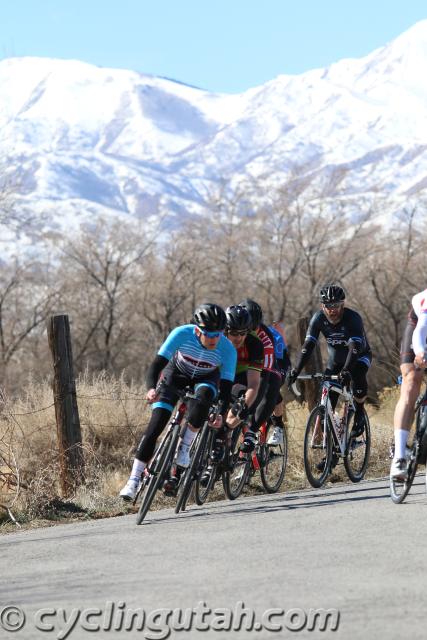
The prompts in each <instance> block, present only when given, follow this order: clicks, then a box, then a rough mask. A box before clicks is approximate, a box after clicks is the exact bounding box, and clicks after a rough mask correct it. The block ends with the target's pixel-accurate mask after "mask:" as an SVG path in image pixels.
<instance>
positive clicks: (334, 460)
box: [316, 453, 338, 471]
mask: <svg viewBox="0 0 427 640" xmlns="http://www.w3.org/2000/svg"><path fill="white" fill-rule="evenodd" d="M325 463H326V457H325V458H323V460H321V461H320V462H319V463H318V464H316V469H317V470H318V471H324V469H325ZM337 464H338V456H337V454H336V453H333V454H332V462H331V471H332V469H335V467H336V466H337Z"/></svg>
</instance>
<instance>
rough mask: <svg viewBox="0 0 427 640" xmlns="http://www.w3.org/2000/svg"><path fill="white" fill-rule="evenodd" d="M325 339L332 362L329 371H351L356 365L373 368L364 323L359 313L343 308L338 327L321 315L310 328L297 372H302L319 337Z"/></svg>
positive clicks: (316, 317) (320, 313) (312, 321)
mask: <svg viewBox="0 0 427 640" xmlns="http://www.w3.org/2000/svg"><path fill="white" fill-rule="evenodd" d="M320 333H321V334H322V335H323V336H324V337H325V338H326V342H327V345H328V355H329V360H328V364H327V367H328V368H330V369H336V367H337V366H338V367H341V368H343V369H348V368H349V367H351V366H352V365H353V364H354V363H355V362H356V361H357V362H362V363H364V364H366V365H367V366H368V367H369V366H370V364H371V360H372V353H371V349H370V346H369V343H368V340H367V338H366V334H365V330H364V328H363V322H362V318H361V317H360V315H359V314H358V313H357V311H354V310H353V309H349V308H348V307H344V311H343V315H342V318H341V320H340V321H339V322H338V323H337V324H333V323H332V322H329V320H328V318H327V317H326V315H325V314H324V313H323V311H318V312H317V313H315V314H314V316H313V317H312V318H311V320H310V323H309V325H308V329H307V334H306V337H305V342H304V344H303V346H302V349H301V354H300V357H299V361H298V363H297V365H296V369H297V371H301V369H302V368H303V366H304V364H305V363H306V361H307V360H308V358H309V356H310V354H311V353H312V351H313V349H314V347H315V346H316V343H317V340H318V337H319V334H320Z"/></svg>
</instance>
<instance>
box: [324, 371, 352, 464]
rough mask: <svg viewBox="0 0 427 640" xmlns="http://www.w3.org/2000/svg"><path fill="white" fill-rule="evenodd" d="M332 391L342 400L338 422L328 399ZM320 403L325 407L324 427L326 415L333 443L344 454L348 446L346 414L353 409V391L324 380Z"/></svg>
mask: <svg viewBox="0 0 427 640" xmlns="http://www.w3.org/2000/svg"><path fill="white" fill-rule="evenodd" d="M331 391H333V392H334V393H337V394H338V395H340V396H341V398H342V400H343V402H344V411H343V414H342V416H341V418H340V422H339V424H337V421H336V419H335V413H334V411H333V409H332V403H331V400H330V397H329V396H330V392H331ZM320 405H321V406H324V407H325V417H324V420H325V427H326V416H328V417H329V420H330V423H331V425H332V431H333V433H334V439H335V444H336V445H338V447H339V449H340V452H341V455H342V456H344V455H345V453H346V451H347V447H348V440H347V438H348V435H349V434H348V433H347V423H348V415H349V412H350V410H353V411H354V410H355V409H354V401H353V393H352V391H351V390H350V389H347V388H346V387H341V386H340V385H338V384H336V383H334V382H333V381H329V380H325V381H324V382H323V386H322V396H321V400H320ZM325 433H326V429H325V430H324V434H323V438H324V439H325V438H326V436H325Z"/></svg>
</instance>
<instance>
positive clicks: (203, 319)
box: [194, 302, 226, 331]
mask: <svg viewBox="0 0 427 640" xmlns="http://www.w3.org/2000/svg"><path fill="white" fill-rule="evenodd" d="M194 323H195V324H196V325H197V326H198V327H199V328H200V329H204V330H205V331H223V330H224V329H225V323H226V317H225V311H224V309H223V308H222V307H220V306H219V305H217V304H212V303H210V302H206V303H205V304H201V305H200V306H199V307H197V309H196V310H195V312H194Z"/></svg>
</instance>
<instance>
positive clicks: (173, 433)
mask: <svg viewBox="0 0 427 640" xmlns="http://www.w3.org/2000/svg"><path fill="white" fill-rule="evenodd" d="M176 393H177V394H178V395H179V403H178V406H177V408H176V410H175V412H174V413H173V415H172V417H171V419H170V420H169V422H168V424H167V427H166V432H165V435H164V436H163V438H162V440H161V442H160V444H159V446H158V447H157V449H156V451H155V453H154V456H153V457H152V459H151V460H150V462H149V464H148V465H147V467H146V468H145V470H144V473H143V475H142V478H141V485H140V487H139V490H138V493H137V494H136V496H135V500H134V501H133V504H136V502H137V501H138V500H139V498H140V497H141V496H142V500H141V504H140V506H139V509H138V513H137V516H136V524H142V522H143V520H144V518H145V516H146V515H147V513H148V511H149V509H150V507H151V504H152V502H153V499H154V496H155V495H156V493H157V491H158V489H159V488H160V487H161V486H162V485H163V482H164V481H165V480H166V478H168V477H169V475H170V472H171V469H172V464H173V461H174V457H175V452H176V448H177V444H178V438H179V436H180V433H181V429H182V423H183V420H184V416H185V414H186V411H187V402H188V401H189V400H190V399H192V398H195V397H196V396H195V395H194V393H193V392H192V391H191V388H190V387H186V388H185V389H183V390H178V389H176Z"/></svg>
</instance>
